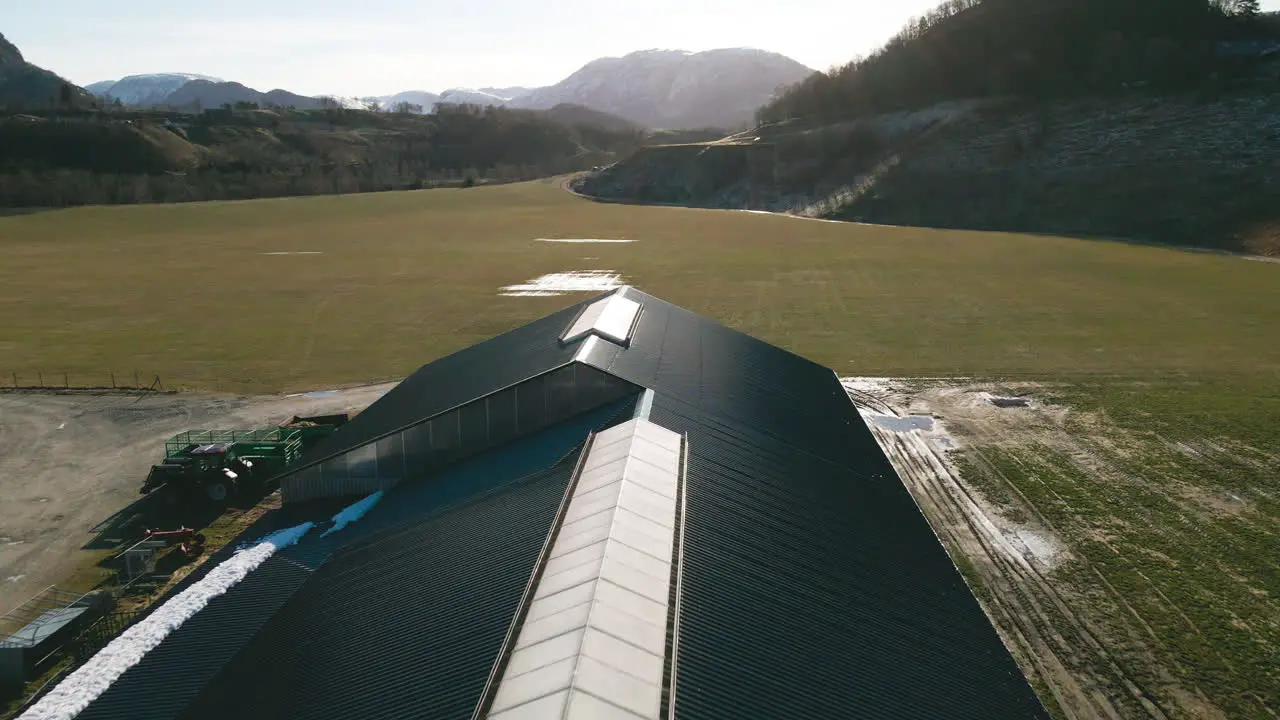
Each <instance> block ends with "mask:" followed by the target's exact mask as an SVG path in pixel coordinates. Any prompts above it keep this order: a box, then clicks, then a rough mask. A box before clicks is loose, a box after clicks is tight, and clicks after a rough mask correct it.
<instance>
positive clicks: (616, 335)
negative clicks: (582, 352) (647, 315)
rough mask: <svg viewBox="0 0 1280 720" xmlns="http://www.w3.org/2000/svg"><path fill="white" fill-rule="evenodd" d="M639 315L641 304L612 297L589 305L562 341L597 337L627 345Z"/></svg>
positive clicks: (617, 296)
mask: <svg viewBox="0 0 1280 720" xmlns="http://www.w3.org/2000/svg"><path fill="white" fill-rule="evenodd" d="M639 315H640V303H638V302H636V301H634V300H630V299H628V298H625V297H622V296H621V295H617V294H614V295H610V296H609V297H606V298H601V299H599V300H597V301H595V302H593V303H591V304H590V305H588V306H587V307H586V309H584V310H583V311H582V314H581V315H579V316H578V317H577V319H576V320H574V321H573V325H571V326H569V329H568V330H566V331H565V334H564V336H563V337H562V338H561V341H562V342H573V341H575V340H578V339H580V338H583V337H586V336H587V335H596V336H598V337H601V338H603V339H605V340H608V341H610V342H613V343H616V344H619V345H625V344H626V343H627V342H628V341H629V340H630V339H631V331H632V329H633V328H634V327H635V323H636V318H637V317H638V316H639Z"/></svg>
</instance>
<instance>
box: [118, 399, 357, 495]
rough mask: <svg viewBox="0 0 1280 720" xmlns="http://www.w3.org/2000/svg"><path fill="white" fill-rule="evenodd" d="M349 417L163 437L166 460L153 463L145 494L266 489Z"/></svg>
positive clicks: (203, 493) (144, 486) (196, 493)
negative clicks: (163, 491)
mask: <svg viewBox="0 0 1280 720" xmlns="http://www.w3.org/2000/svg"><path fill="white" fill-rule="evenodd" d="M346 421H347V416H346V415H329V416H320V417H309V418H303V417H294V418H292V419H290V420H289V421H287V422H285V423H283V424H282V425H281V426H280V427H274V428H255V429H249V430H187V431H186V432H181V433H178V434H177V435H174V436H173V437H172V438H170V439H168V440H167V441H165V444H164V461H163V462H161V463H160V464H159V465H153V466H152V467H151V472H150V473H148V475H147V479H146V481H145V482H144V483H143V485H142V490H141V493H142V494H144V495H146V494H150V493H154V492H156V491H158V490H160V489H161V488H165V489H167V490H169V491H176V492H177V493H179V494H181V495H183V496H186V497H188V498H199V499H202V500H211V501H214V502H222V501H224V500H226V499H227V498H228V497H230V496H233V495H235V494H237V493H240V492H244V491H251V490H255V489H262V488H264V487H265V486H266V484H267V483H268V482H270V481H271V480H272V479H273V478H275V476H277V475H279V474H280V473H281V472H282V471H283V470H284V469H285V468H287V467H289V466H290V465H292V464H293V463H295V462H297V461H298V458H300V457H302V453H303V451H304V450H306V449H308V448H310V447H311V446H312V445H314V444H315V443H316V442H319V441H320V440H321V439H323V438H324V437H326V436H328V435H329V434H331V433H333V431H335V430H337V429H338V427H340V426H341V425H343V424H345V423H346Z"/></svg>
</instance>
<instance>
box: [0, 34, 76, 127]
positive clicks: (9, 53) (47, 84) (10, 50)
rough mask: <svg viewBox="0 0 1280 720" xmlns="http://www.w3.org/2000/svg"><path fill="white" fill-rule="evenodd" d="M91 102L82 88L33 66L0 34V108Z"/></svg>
mask: <svg viewBox="0 0 1280 720" xmlns="http://www.w3.org/2000/svg"><path fill="white" fill-rule="evenodd" d="M92 102H93V96H92V95H90V94H89V93H88V92H87V91H86V90H85V89H84V88H80V87H76V86H75V85H72V84H71V83H69V82H67V81H66V80H64V79H63V78H61V77H59V76H58V75H56V74H54V73H52V72H49V71H48V70H45V69H44V68H40V67H36V66H35V65H32V64H31V63H29V62H27V61H26V59H24V58H23V57H22V53H21V52H20V51H19V50H18V48H17V47H16V46H15V45H14V44H13V43H11V42H9V41H8V40H6V39H5V37H4V35H0V109H4V108H9V109H24V108H44V107H58V106H62V107H73V106H74V107H81V106H86V105H89V104H90V103H92Z"/></svg>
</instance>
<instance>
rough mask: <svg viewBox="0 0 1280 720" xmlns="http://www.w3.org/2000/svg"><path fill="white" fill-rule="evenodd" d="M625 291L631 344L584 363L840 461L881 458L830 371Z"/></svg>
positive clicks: (602, 350)
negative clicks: (631, 305)
mask: <svg viewBox="0 0 1280 720" xmlns="http://www.w3.org/2000/svg"><path fill="white" fill-rule="evenodd" d="M620 292H621V293H622V294H624V295H625V297H627V298H630V299H632V300H635V301H636V302H639V303H640V304H642V305H643V306H644V312H643V313H642V314H641V316H640V318H639V321H638V323H637V325H636V328H635V331H634V333H633V335H632V342H631V345H630V346H629V347H627V348H621V347H617V346H615V345H612V344H609V343H603V344H602V345H600V346H597V347H596V348H594V349H593V351H592V352H591V353H589V354H586V355H581V356H579V358H578V359H579V360H580V361H582V362H586V363H588V364H590V365H593V366H595V367H598V368H601V369H603V370H606V371H608V372H611V373H613V374H615V375H617V376H619V377H621V378H623V379H624V380H628V381H630V382H633V383H635V384H637V385H640V386H642V387H646V388H651V389H653V390H654V391H655V392H658V393H665V394H667V395H670V396H673V397H678V398H681V399H682V400H683V401H685V402H687V403H689V404H690V405H693V406H694V407H696V408H698V409H700V410H706V411H708V412H710V413H713V414H721V415H725V416H727V417H733V418H734V419H735V420H738V421H740V422H741V423H742V424H745V425H748V426H751V427H753V428H754V429H755V430H756V431H757V433H758V434H759V436H760V437H762V438H775V439H777V440H781V441H784V442H785V443H786V444H788V445H790V446H792V447H796V448H800V449H803V450H804V451H806V452H810V453H814V454H817V455H821V456H823V457H826V458H828V459H830V460H833V461H836V462H841V463H844V464H846V465H848V464H850V463H856V462H858V461H859V459H860V458H862V457H866V456H869V455H874V454H879V453H880V450H879V446H878V445H877V444H876V442H875V438H874V436H873V435H872V434H871V432H870V430H869V429H868V428H867V427H866V423H865V422H863V421H862V419H861V418H860V417H859V416H858V414H857V412H856V411H855V410H854V408H853V406H852V404H851V403H850V402H849V399H848V396H847V395H846V394H845V392H844V389H843V388H841V387H840V384H839V382H838V381H837V379H836V377H835V375H834V373H832V372H831V370H829V369H827V368H825V367H823V366H821V365H818V364H816V363H814V362H812V361H810V360H806V359H805V358H802V357H800V356H799V355H795V354H793V353H790V352H787V351H786V350H783V349H781V348H778V347H774V346H772V345H769V344H768V343H765V342H763V341H761V340H758V339H756V338H753V337H751V336H749V335H745V334H743V333H740V332H738V331H736V330H732V329H730V328H727V327H725V326H723V325H720V324H719V323H716V322H713V321H711V320H708V319H706V318H702V317H699V316H698V315H695V314H693V313H691V312H689V311H687V310H684V309H682V308H679V307H676V306H674V305H671V304H670V303H666V302H663V301H662V300H658V299H657V298H653V297H651V296H649V295H646V294H644V293H642V292H640V291H638V290H636V289H634V288H624V289H623V290H621V291H620ZM895 482H896V479H895Z"/></svg>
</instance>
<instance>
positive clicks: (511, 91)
mask: <svg viewBox="0 0 1280 720" xmlns="http://www.w3.org/2000/svg"><path fill="white" fill-rule="evenodd" d="M536 89H537V88H531V87H524V86H521V85H517V86H514V87H500V88H498V87H484V88H480V92H482V93H489V94H490V95H497V96H498V97H500V98H505V99H507V100H511V99H514V98H518V97H520V96H521V95H527V94H529V93H530V92H532V91H534V90H536Z"/></svg>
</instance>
